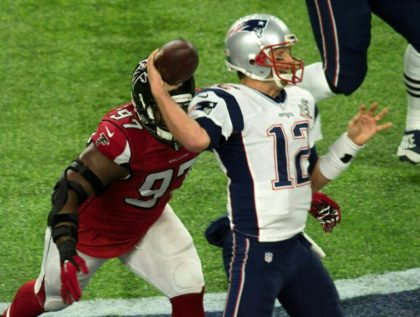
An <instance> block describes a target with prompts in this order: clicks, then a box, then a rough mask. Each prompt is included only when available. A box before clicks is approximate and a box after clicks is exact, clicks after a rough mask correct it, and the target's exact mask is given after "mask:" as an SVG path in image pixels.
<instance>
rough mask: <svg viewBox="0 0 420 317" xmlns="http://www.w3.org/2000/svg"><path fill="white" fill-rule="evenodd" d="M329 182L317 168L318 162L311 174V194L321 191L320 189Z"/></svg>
mask: <svg viewBox="0 0 420 317" xmlns="http://www.w3.org/2000/svg"><path fill="white" fill-rule="evenodd" d="M330 181H331V180H329V179H328V178H326V177H325V176H324V175H323V174H322V173H321V170H320V168H319V160H318V161H317V162H316V165H315V168H314V170H313V171H312V174H311V187H312V192H313V193H316V192H318V191H320V190H321V188H322V187H324V186H325V185H327V184H328V183H329V182H330Z"/></svg>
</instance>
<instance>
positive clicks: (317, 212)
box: [309, 192, 341, 232]
mask: <svg viewBox="0 0 420 317" xmlns="http://www.w3.org/2000/svg"><path fill="white" fill-rule="evenodd" d="M309 212H310V213H311V215H312V216H314V217H315V218H316V219H318V221H319V223H320V224H321V226H322V229H323V230H324V231H325V232H331V231H332V230H333V228H334V227H335V226H336V224H337V223H339V222H340V220H341V210H340V206H339V205H338V204H337V203H336V202H335V201H334V200H332V199H331V198H330V197H328V196H327V195H325V194H323V193H321V192H316V193H313V194H312V204H311V209H310V210H309Z"/></svg>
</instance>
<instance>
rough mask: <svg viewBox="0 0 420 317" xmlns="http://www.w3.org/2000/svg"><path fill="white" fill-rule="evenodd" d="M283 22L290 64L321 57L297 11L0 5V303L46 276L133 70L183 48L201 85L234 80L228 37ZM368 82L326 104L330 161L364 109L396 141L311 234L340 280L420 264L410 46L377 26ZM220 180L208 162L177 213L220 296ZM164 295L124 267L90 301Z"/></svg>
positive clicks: (346, 181) (92, 2)
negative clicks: (191, 48) (194, 56)
mask: <svg viewBox="0 0 420 317" xmlns="http://www.w3.org/2000/svg"><path fill="white" fill-rule="evenodd" d="M255 12H262V13H271V14H275V15H278V16H279V17H281V18H282V19H283V20H284V21H285V22H286V23H287V24H288V25H289V27H290V28H291V30H292V31H293V32H294V33H296V35H297V36H298V38H299V39H300V42H299V44H298V45H297V46H296V49H295V51H294V52H295V55H296V56H299V57H300V58H302V59H304V60H305V61H306V63H307V64H309V63H311V62H314V61H317V60H318V59H319V55H318V51H317V49H316V47H315V42H314V40H313V37H312V32H311V29H310V26H309V22H308V18H307V14H306V9H305V7H304V5H303V1H290V0H289V1H285V0H265V1H256V0H252V1H238V0H231V1H222V0H201V1H194V0H188V1H184V0H181V1H174V0H164V1H163V0H154V1H150V0H143V1H134V0H131V1H130V0H128V1H127V0H125V1H124V0H109V1H105V0H103V1H98V0H84V1H82V0H75V1H66V0H1V1H0V60H1V62H0V67H1V71H0V91H1V98H0V127H1V139H0V237H1V238H0V250H1V251H0V252H1V255H0V259H1V260H0V302H6V301H11V299H12V297H13V295H14V293H15V291H16V289H17V288H18V287H19V286H20V284H22V283H23V282H25V281H26V280H28V279H32V278H35V277H36V276H37V274H38V272H39V267H40V261H41V255H42V246H43V234H44V229H45V225H46V218H47V214H48V212H49V209H50V193H51V189H52V186H53V185H54V183H55V181H56V179H57V177H58V176H59V175H60V174H61V173H62V171H63V169H64V168H65V167H66V166H67V164H68V163H69V162H70V161H71V160H72V159H73V158H75V157H76V156H77V155H78V153H79V152H80V151H81V150H82V149H83V147H84V144H85V142H86V140H87V139H88V137H89V135H90V134H91V133H92V132H93V131H94V129H95V127H96V124H97V123H98V122H99V120H100V118H101V117H102V115H103V114H104V113H105V112H106V111H107V110H108V109H110V108H112V107H114V106H116V105H118V104H120V103H123V102H125V101H127V100H129V98H130V79H131V72H132V70H133V68H134V66H135V65H136V63H137V61H138V60H139V59H141V58H144V57H145V56H147V55H148V53H149V52H150V51H151V50H153V49H155V48H157V47H159V46H160V45H162V44H163V43H165V42H167V41H168V40H172V39H174V38H177V37H184V38H187V39H189V40H190V41H192V42H193V43H194V44H195V45H196V46H197V48H198V50H199V54H200V65H199V69H198V71H197V80H196V81H197V84H198V86H201V87H203V86H206V85H210V84H213V83H218V82H226V81H234V80H235V75H234V74H232V73H228V72H226V70H225V66H224V61H223V58H224V56H223V39H224V34H225V32H226V31H227V29H228V28H229V26H230V25H231V23H232V22H233V21H234V20H236V19H237V18H239V17H241V16H243V15H245V14H250V13H255ZM372 23H373V30H372V34H373V39H372V44H371V48H370V51H369V59H370V63H369V72H368V76H367V78H366V80H365V82H364V84H363V86H362V87H361V88H360V89H359V90H358V91H357V93H355V94H354V95H352V96H351V97H337V98H335V99H333V100H327V101H324V102H322V103H320V104H319V106H320V109H321V113H322V121H323V132H324V140H323V141H321V142H320V143H319V145H318V152H319V153H325V151H326V150H327V147H328V145H329V144H331V142H332V141H333V140H334V139H335V138H336V137H337V136H338V135H340V134H341V132H342V131H344V129H345V127H346V124H347V121H348V119H350V118H351V116H352V115H353V114H354V113H355V111H356V108H357V105H358V104H359V103H362V102H364V103H370V102H372V101H378V102H379V104H380V105H383V106H389V107H390V108H391V113H390V115H389V119H390V120H392V121H393V123H394V127H393V128H392V129H391V130H388V131H386V132H384V133H383V134H381V135H379V136H377V137H376V138H375V139H374V140H373V141H372V142H371V143H370V144H369V145H368V146H367V147H366V149H365V150H364V151H362V152H361V154H360V156H359V157H358V158H357V159H356V160H355V162H354V164H353V165H352V166H351V167H350V169H349V170H348V171H347V172H346V173H345V174H344V175H343V176H342V177H341V178H340V179H338V180H337V181H335V182H334V183H332V184H330V185H329V186H328V187H327V188H325V192H326V193H328V194H329V195H331V196H332V197H333V198H334V199H335V200H337V201H338V202H339V203H340V204H341V206H342V211H343V221H342V223H341V224H340V225H339V226H338V227H337V228H336V229H334V232H333V233H332V234H323V232H322V230H321V228H320V226H319V225H318V224H317V223H316V222H315V221H314V220H313V219H312V218H311V219H309V222H308V228H307V232H308V233H309V234H310V235H311V236H312V237H313V238H314V239H315V240H316V241H317V242H319V244H320V245H321V246H322V247H323V248H324V250H325V251H326V253H327V254H328V256H327V258H326V259H325V264H326V266H327V267H328V269H329V271H330V272H331V274H332V276H333V277H334V278H335V279H338V278H340V279H341V278H350V277H357V276H360V275H365V274H369V273H383V272H387V271H399V270H405V269H409V268H414V267H419V266H420V241H419V237H420V235H419V228H420V226H419V215H420V212H419V210H420V207H419V206H420V167H413V166H411V165H406V164H403V163H400V162H398V160H397V157H396V154H395V153H396V149H397V146H398V144H399V142H400V139H401V135H402V132H403V129H404V122H405V113H406V101H405V98H406V97H405V89H404V86H403V82H402V67H403V66H402V55H403V53H404V51H405V47H406V43H405V41H404V40H403V39H402V38H401V37H400V36H398V35H397V34H395V33H394V31H393V30H392V29H391V28H389V27H388V26H386V25H384V23H382V22H381V21H380V20H379V19H373V21H372ZM225 194H226V182H225V180H224V177H223V175H222V174H221V172H220V171H219V169H218V167H217V165H216V163H215V159H214V157H213V155H212V154H210V153H205V154H203V155H202V156H201V158H200V159H199V161H198V163H197V164H196V166H195V168H194V169H193V171H192V172H191V174H190V176H189V177H188V179H187V181H186V184H185V186H184V187H183V188H182V189H180V190H179V191H178V192H176V193H175V195H174V200H173V202H172V206H173V207H174V209H175V210H176V211H177V213H178V215H179V216H180V217H181V218H182V220H184V222H185V224H186V226H187V227H188V228H189V229H190V231H191V233H192V234H193V237H194V240H195V242H196V245H197V248H198V251H199V254H200V256H201V259H202V263H203V266H204V273H205V277H206V281H207V290H208V291H209V292H220V291H223V290H224V289H225V287H226V281H225V277H224V273H223V271H222V265H221V257H220V251H219V250H218V249H217V248H215V247H212V246H210V245H208V244H206V242H205V240H204V237H203V231H204V230H205V228H206V225H207V224H208V223H209V222H210V221H211V220H212V219H214V218H216V217H217V216H218V215H220V214H222V213H223V212H224V210H225V201H226V199H225ZM156 294H158V293H157V292H156V291H155V290H154V289H153V288H151V287H149V286H148V285H147V284H146V283H144V282H142V281H139V280H137V279H136V278H135V277H134V275H132V274H131V273H129V272H127V271H126V270H125V268H124V267H122V266H121V265H120V264H119V262H117V261H110V262H109V263H107V264H106V265H105V266H104V267H103V268H102V269H101V270H100V271H99V272H98V274H97V275H96V276H95V277H94V278H93V280H92V283H91V285H90V286H89V287H88V289H87V290H86V292H85V297H84V298H85V299H91V298H97V297H101V298H111V297H112V298H128V297H139V296H150V295H156Z"/></svg>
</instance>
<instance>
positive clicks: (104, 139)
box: [95, 133, 109, 145]
mask: <svg viewBox="0 0 420 317" xmlns="http://www.w3.org/2000/svg"><path fill="white" fill-rule="evenodd" d="M95 144H96V145H99V144H102V145H109V140H108V138H107V137H106V136H105V134H104V133H101V134H99V138H98V139H97V140H96V142H95Z"/></svg>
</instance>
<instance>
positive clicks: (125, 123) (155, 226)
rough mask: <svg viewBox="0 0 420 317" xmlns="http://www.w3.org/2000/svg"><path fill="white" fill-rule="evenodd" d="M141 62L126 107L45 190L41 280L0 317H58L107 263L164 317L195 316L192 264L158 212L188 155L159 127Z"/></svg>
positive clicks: (182, 241)
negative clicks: (168, 314) (129, 276)
mask: <svg viewBox="0 0 420 317" xmlns="http://www.w3.org/2000/svg"><path fill="white" fill-rule="evenodd" d="M146 63H147V62H146V60H144V61H141V62H140V63H139V64H138V65H137V67H136V69H135V71H134V74H133V79H132V102H130V103H127V104H124V105H121V106H119V107H117V108H115V109H113V110H111V111H110V112H109V113H107V114H106V115H105V116H104V117H103V118H102V121H101V122H100V123H99V126H98V128H97V130H96V131H95V132H94V133H93V135H92V136H91V138H90V140H89V142H88V145H87V147H86V149H85V150H84V151H83V152H82V153H81V154H80V156H79V157H78V158H77V159H76V160H74V161H72V162H71V163H70V165H69V166H68V167H67V168H66V170H65V171H64V173H63V175H62V176H61V178H60V179H59V181H58V182H57V184H56V185H55V187H54V192H53V195H52V211H51V212H50V214H49V217H48V228H47V230H46V233H45V247H44V255H43V260H42V267H41V273H40V275H39V276H38V278H37V279H35V280H31V281H29V282H27V283H25V284H24V285H22V286H21V287H20V288H19V290H18V291H17V294H16V296H15V298H14V300H13V302H12V303H11V305H10V306H9V307H8V308H7V309H6V310H5V311H4V313H3V317H34V316H39V315H40V314H42V313H44V312H50V311H58V310H61V309H64V308H65V307H67V306H69V305H70V304H72V303H73V302H74V301H78V300H79V299H80V298H81V296H82V290H83V289H84V288H85V287H86V286H87V285H88V283H89V281H90V279H91V277H92V275H93V274H94V273H95V272H96V270H97V269H98V268H99V267H100V266H101V265H102V264H104V263H105V262H106V261H107V260H108V259H111V258H119V259H120V260H121V262H122V263H123V264H124V265H125V266H126V267H127V268H128V269H129V270H131V271H132V272H133V273H134V274H136V275H137V276H139V277H140V278H144V279H145V280H146V281H148V282H149V283H150V284H152V285H153V286H154V287H156V288H157V289H159V290H160V291H161V292H162V293H163V294H164V295H166V296H167V297H168V298H169V299H170V301H171V304H172V316H174V317H200V316H204V307H203V293H204V277H203V273H202V268H201V262H200V259H199V257H198V254H197V252H196V249H195V247H194V244H193V240H192V238H191V235H190V234H189V232H188V231H187V229H186V228H185V226H184V225H183V224H182V223H181V221H180V220H179V218H178V217H177V216H176V215H175V213H174V212H173V210H172V208H171V207H170V206H169V204H168V202H169V200H170V198H171V196H172V192H173V190H175V189H177V188H179V187H180V186H181V185H182V182H183V181H184V178H185V176H186V174H187V173H188V171H189V170H190V168H191V166H192V164H193V162H194V160H195V159H196V157H197V154H196V153H192V152H189V151H187V150H186V149H185V148H182V147H180V146H179V144H178V143H177V142H176V141H175V140H174V138H173V137H172V134H171V133H170V132H169V130H168V129H167V128H166V125H165V123H164V122H163V121H162V119H161V116H160V113H159V110H158V108H157V106H156V103H155V101H154V99H153V97H152V94H151V92H150V87H149V83H148V78H147V71H146ZM194 91H195V85H194V78H191V79H189V80H187V81H186V82H184V83H183V84H182V85H180V86H177V87H173V90H172V91H171V96H172V98H173V99H174V100H175V101H176V102H177V104H178V105H179V106H180V107H182V108H186V107H187V106H188V104H189V101H190V100H191V99H192V97H193V95H194Z"/></svg>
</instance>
